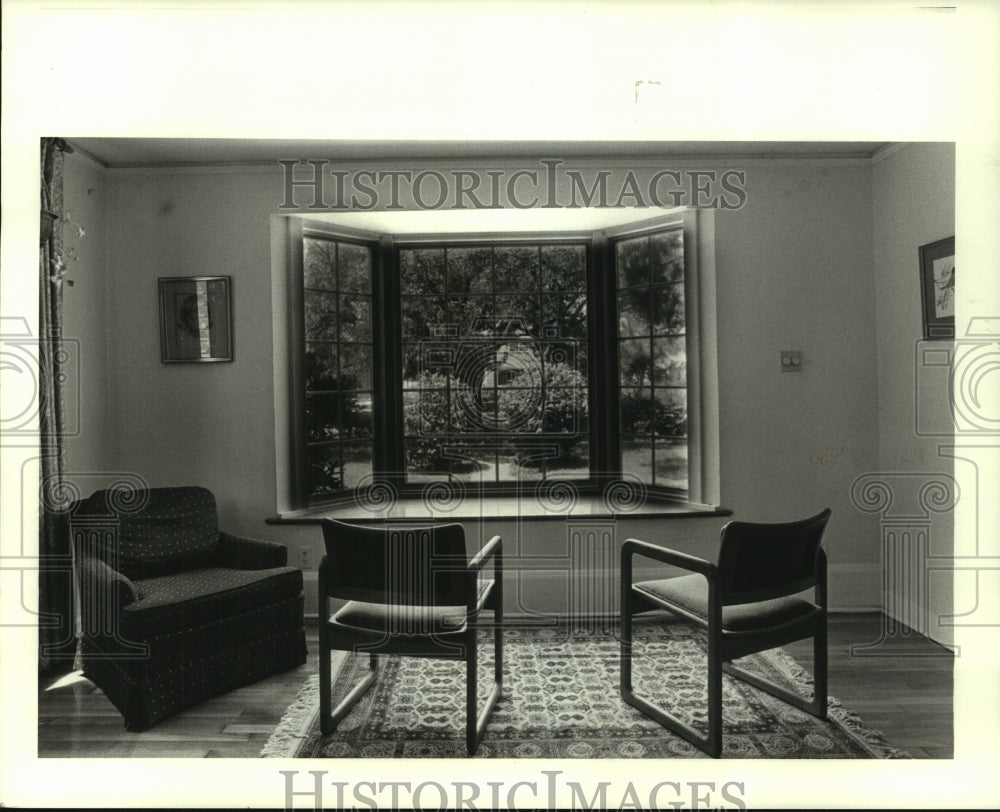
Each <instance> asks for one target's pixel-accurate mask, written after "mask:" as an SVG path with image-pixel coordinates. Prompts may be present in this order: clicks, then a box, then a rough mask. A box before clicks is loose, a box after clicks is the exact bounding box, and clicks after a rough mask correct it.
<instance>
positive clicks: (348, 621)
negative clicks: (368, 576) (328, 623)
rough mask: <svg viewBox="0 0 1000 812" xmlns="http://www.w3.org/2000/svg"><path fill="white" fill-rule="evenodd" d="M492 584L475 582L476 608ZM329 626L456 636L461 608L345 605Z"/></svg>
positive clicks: (460, 628) (462, 628) (460, 626)
mask: <svg viewBox="0 0 1000 812" xmlns="http://www.w3.org/2000/svg"><path fill="white" fill-rule="evenodd" d="M491 586H493V581H491V580H482V581H480V582H479V594H478V595H477V598H476V603H477V606H479V607H480V608H482V605H483V602H484V601H485V600H486V596H487V595H488V594H489V590H490V587H491ZM333 623H335V624H339V625H342V626H350V627H351V628H353V629H360V630H363V631H372V632H380V633H388V634H394V635H403V636H417V635H426V634H456V633H458V632H462V631H465V623H466V620H465V607H464V606H403V605H398V604H388V605H387V604H383V603H365V602H363V601H348V602H347V603H346V604H344V606H343V607H341V608H340V609H339V610H338V611H337V612H336V613H335V614H334V616H333Z"/></svg>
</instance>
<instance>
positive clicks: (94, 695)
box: [38, 613, 954, 759]
mask: <svg viewBox="0 0 1000 812" xmlns="http://www.w3.org/2000/svg"><path fill="white" fill-rule="evenodd" d="M881 629H882V618H881V616H880V615H878V614H875V613H872V614H860V615H859V614H837V615H832V616H831V618H830V631H829V637H830V641H829V659H830V667H829V682H830V694H831V695H832V696H835V697H837V699H839V700H840V701H841V702H842V703H843V704H844V706H845V707H846V708H848V709H849V710H851V711H854V712H855V713H857V714H858V715H859V716H860V717H861V718H862V719H863V720H864V722H865V723H866V724H867V725H868V726H869V727H871V728H874V729H875V730H879V731H881V732H882V733H884V734H885V736H886V738H887V739H888V740H889V742H890V743H891V744H893V745H895V746H897V747H900V748H902V749H904V750H906V751H908V752H909V753H910V754H911V755H912V756H913V757H914V758H935V759H940V758H951V757H952V754H953V747H954V737H953V730H952V705H953V702H952V693H953V687H952V686H953V678H952V673H953V665H954V661H953V658H952V657H951V656H934V655H941V654H946V652H944V650H943V649H941V648H940V647H938V646H936V645H935V644H934V643H931V642H930V641H928V640H926V639H924V638H922V637H920V636H919V635H915V634H912V633H910V634H908V635H907V636H906V638H905V639H902V640H900V641H894V642H892V643H891V644H886V645H885V646H883V647H882V649H880V651H879V656H856V655H855V654H852V651H851V647H852V646H857V645H859V644H865V643H872V642H875V641H877V640H879V639H880V636H881ZM307 643H308V647H309V659H308V661H307V662H306V664H305V665H303V666H301V667H299V668H296V669H294V670H292V671H288V672H285V673H284V674H279V675H277V676H274V677H269V678H268V679H265V680H261V681H260V682H258V683H255V684H253V685H249V686H246V687H244V688H240V689H238V690H235V691H232V692H230V693H228V694H226V695H225V696H220V697H216V698H215V699H210V700H208V701H206V702H203V703H201V704H200V705H198V706H196V707H193V708H189V709H188V710H186V711H184V712H182V713H180V714H177V715H176V716H173V717H171V718H169V719H165V720H163V721H162V722H160V723H159V724H158V725H156V726H155V727H153V728H152V729H150V730H147V731H143V732H142V733H130V732H128V731H126V730H125V729H124V727H123V725H122V720H121V716H120V715H119V714H118V712H117V711H116V710H115V708H114V707H113V706H112V705H111V703H110V702H109V701H108V700H107V698H106V697H105V696H104V694H103V693H102V692H101V691H99V690H98V689H97V688H96V687H95V686H94V684H93V683H91V682H90V681H89V680H86V679H84V678H82V677H80V676H73V675H69V676H66V677H62V678H54V677H51V676H49V677H43V678H42V679H40V681H39V686H38V690H39V693H38V755H39V757H57V758H59V757H61V758H68V757H82V758H124V757H149V758H168V757H178V758H257V757H258V756H259V755H260V751H261V748H262V747H263V746H264V743H265V742H266V741H267V739H268V738H269V736H270V735H271V732H272V731H273V730H274V728H275V727H276V726H277V724H278V723H279V722H280V721H281V716H282V714H283V713H284V711H285V708H286V707H288V705H289V704H290V703H291V702H292V700H293V699H294V698H295V695H296V694H297V693H298V690H299V688H300V687H301V686H302V683H303V682H304V681H305V679H306V678H307V677H308V676H309V675H311V674H314V673H316V670H317V665H316V649H317V637H316V627H315V625H313V626H311V627H307ZM785 650H786V651H787V652H788V653H789V654H791V655H792V656H793V657H795V659H796V660H797V661H798V662H799V663H801V664H802V665H803V666H804V667H805V668H807V669H809V670H810V671H811V670H812V647H811V644H810V643H809V642H805V643H795V644H792V645H790V646H786V647H785ZM926 655H930V656H926Z"/></svg>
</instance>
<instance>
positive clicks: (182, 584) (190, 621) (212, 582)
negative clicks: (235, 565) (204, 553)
mask: <svg viewBox="0 0 1000 812" xmlns="http://www.w3.org/2000/svg"><path fill="white" fill-rule="evenodd" d="M137 587H138V588H139V590H140V592H141V593H142V595H143V597H142V599H141V600H138V601H136V602H135V603H132V604H130V605H128V606H126V607H125V610H124V612H123V613H122V632H123V633H124V635H125V637H126V638H127V639H130V640H147V639H150V638H152V637H156V636H159V635H162V634H165V633H168V632H173V631H177V630H182V629H186V628H191V627H194V626H198V625H202V624H206V623H210V622H211V621H213V620H216V619H218V618H224V617H233V618H234V622H238V620H239V617H240V615H242V614H244V613H248V612H250V611H252V610H253V609H255V608H257V607H259V606H263V605H266V604H272V603H276V602H278V601H281V600H284V599H287V598H294V597H296V596H298V595H300V594H301V593H302V571H301V570H299V569H295V568H294V567H275V568H272V569H266V570H238V569H225V568H221V567H205V568H203V569H200V570H195V571H193V572H183V573H174V574H172V575H161V576H159V577H157V578H147V579H145V580H142V581H139V582H138V583H137Z"/></svg>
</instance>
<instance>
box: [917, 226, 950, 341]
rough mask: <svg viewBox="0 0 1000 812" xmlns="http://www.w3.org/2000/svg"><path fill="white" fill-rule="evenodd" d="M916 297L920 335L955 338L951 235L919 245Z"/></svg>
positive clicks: (926, 337)
mask: <svg viewBox="0 0 1000 812" xmlns="http://www.w3.org/2000/svg"><path fill="white" fill-rule="evenodd" d="M920 299H921V306H922V308H923V322H924V338H925V339H927V340H931V341H933V340H945V341H947V340H952V339H954V338H955V238H954V237H946V238H945V239H943V240H938V241H937V242H932V243H928V244H927V245H921V246H920Z"/></svg>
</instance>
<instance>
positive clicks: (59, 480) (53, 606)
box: [38, 138, 76, 671]
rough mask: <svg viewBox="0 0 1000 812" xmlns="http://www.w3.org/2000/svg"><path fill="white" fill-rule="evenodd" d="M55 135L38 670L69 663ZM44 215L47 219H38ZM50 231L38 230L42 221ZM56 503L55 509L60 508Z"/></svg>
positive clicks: (49, 206)
mask: <svg viewBox="0 0 1000 812" xmlns="http://www.w3.org/2000/svg"><path fill="white" fill-rule="evenodd" d="M67 151H72V149H71V148H70V147H69V146H68V145H67V144H66V142H65V141H64V140H63V139H61V138H43V139H42V141H41V178H40V182H41V208H42V213H41V220H42V233H41V240H40V245H39V249H38V299H39V321H38V325H39V327H38V363H39V376H38V380H39V392H38V406H39V424H40V425H39V456H40V469H41V470H40V486H41V488H40V498H39V540H38V541H39V544H38V547H39V572H38V579H39V581H38V594H39V597H38V602H39V607H38V608H39V623H38V625H39V629H38V631H39V635H38V665H39V670H43V671H48V670H55V669H69V668H71V667H72V666H73V665H74V657H75V653H76V628H75V620H74V614H75V613H74V611H73V602H74V596H73V570H72V562H73V555H72V549H71V545H70V541H69V534H68V532H66V522H65V520H66V516H65V509H66V507H67V506H68V505H66V504H65V501H66V500H65V494H66V490H65V487H66V483H65V471H66V462H65V448H64V443H63V436H64V434H63V432H64V426H63V391H62V388H63V387H62V384H63V381H64V379H65V374H64V373H63V372H62V371H61V366H62V365H63V364H64V363H65V361H66V354H65V352H64V350H63V346H62V343H63V336H62V276H63V273H64V271H65V268H64V264H63V255H62V213H63V199H62V198H63V153H64V152H67ZM46 221H47V222H46ZM48 225H51V231H50V232H49V233H48V234H46V230H47V229H46V226H48ZM60 508H61V510H60Z"/></svg>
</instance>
